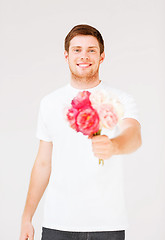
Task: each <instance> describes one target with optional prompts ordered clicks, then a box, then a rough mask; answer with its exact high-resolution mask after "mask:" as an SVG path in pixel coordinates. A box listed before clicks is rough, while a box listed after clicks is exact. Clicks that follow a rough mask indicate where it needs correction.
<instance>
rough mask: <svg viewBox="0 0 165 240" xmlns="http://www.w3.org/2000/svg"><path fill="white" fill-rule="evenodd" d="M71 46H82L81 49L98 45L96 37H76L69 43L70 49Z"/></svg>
mask: <svg viewBox="0 0 165 240" xmlns="http://www.w3.org/2000/svg"><path fill="white" fill-rule="evenodd" d="M73 46H82V47H89V46H96V47H99V43H98V40H97V38H96V37H94V36H91V35H77V36H75V37H74V38H72V39H71V41H70V47H73Z"/></svg>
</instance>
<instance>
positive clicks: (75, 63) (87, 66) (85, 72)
mask: <svg viewBox="0 0 165 240" xmlns="http://www.w3.org/2000/svg"><path fill="white" fill-rule="evenodd" d="M64 55H65V59H66V61H67V62H68V65H69V69H70V71H71V75H72V78H74V79H86V80H90V79H91V78H98V74H99V66H100V64H101V63H102V62H103V60H104V58H105V54H104V52H103V53H102V54H101V55H100V47H99V43H98V40H97V38H95V37H93V36H91V35H78V36H75V37H74V38H72V40H71V41H70V46H69V53H67V51H65V52H64Z"/></svg>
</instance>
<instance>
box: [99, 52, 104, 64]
mask: <svg viewBox="0 0 165 240" xmlns="http://www.w3.org/2000/svg"><path fill="white" fill-rule="evenodd" d="M104 58H105V52H103V53H102V54H101V55H100V63H102V62H103V61H104Z"/></svg>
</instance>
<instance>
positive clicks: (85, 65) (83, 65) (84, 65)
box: [79, 64, 90, 67]
mask: <svg viewBox="0 0 165 240" xmlns="http://www.w3.org/2000/svg"><path fill="white" fill-rule="evenodd" d="M79 66H81V67H87V66H90V64H79Z"/></svg>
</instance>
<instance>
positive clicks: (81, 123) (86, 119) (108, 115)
mask: <svg viewBox="0 0 165 240" xmlns="http://www.w3.org/2000/svg"><path fill="white" fill-rule="evenodd" d="M123 113H124V111H123V106H122V104H121V103H120V102H119V100H118V99H117V98H116V97H115V96H114V95H112V94H111V93H109V94H108V93H107V92H106V91H105V90H104V89H102V90H97V91H96V90H95V92H92V93H91V92H89V91H80V92H78V94H77V96H76V97H74V98H73V100H72V101H71V105H70V106H69V107H67V109H65V118H66V120H67V121H68V122H69V125H70V127H71V128H73V129H74V130H76V131H77V132H81V133H82V134H84V135H88V136H91V135H93V136H94V135H100V134H101V130H102V128H107V129H110V130H112V129H113V128H114V127H115V126H116V125H117V124H118V122H119V121H120V119H121V117H122V116H123ZM101 162H102V166H103V165H104V160H103V159H99V164H101Z"/></svg>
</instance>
